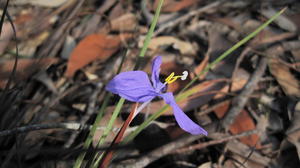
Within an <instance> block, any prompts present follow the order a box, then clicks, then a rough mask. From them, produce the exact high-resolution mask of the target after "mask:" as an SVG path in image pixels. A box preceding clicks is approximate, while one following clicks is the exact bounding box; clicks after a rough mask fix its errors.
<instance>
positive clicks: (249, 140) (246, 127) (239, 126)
mask: <svg viewBox="0 0 300 168" xmlns="http://www.w3.org/2000/svg"><path fill="white" fill-rule="evenodd" d="M229 105H230V103H226V104H224V105H222V106H220V107H218V108H216V109H215V111H214V112H215V114H216V115H217V117H218V118H223V116H224V115H225V113H226V112H227V111H228V110H229ZM255 128H256V126H255V124H254V121H253V120H252V118H251V116H250V115H249V114H248V112H247V111H246V110H242V112H241V113H240V114H239V115H238V116H237V117H236V118H235V120H234V122H233V124H232V125H231V126H230V128H229V130H230V132H231V133H232V134H234V135H235V134H239V133H242V132H246V131H250V130H254V129H255ZM240 140H241V142H242V143H244V144H246V145H249V146H252V147H254V146H255V144H256V148H260V144H259V143H257V142H258V141H259V137H258V135H257V134H252V135H249V136H247V137H242V138H240Z"/></svg>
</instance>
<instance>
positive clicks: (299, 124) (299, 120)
mask: <svg viewBox="0 0 300 168" xmlns="http://www.w3.org/2000/svg"><path fill="white" fill-rule="evenodd" d="M299 128H300V102H298V103H297V104H296V106H295V111H294V116H293V119H292V123H291V126H290V127H289V128H288V130H287V131H286V134H287V140H288V141H290V142H291V143H293V144H294V145H295V147H296V148H297V152H298V158H299V159H300V142H299V140H300V131H299Z"/></svg>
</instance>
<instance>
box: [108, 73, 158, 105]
mask: <svg viewBox="0 0 300 168" xmlns="http://www.w3.org/2000/svg"><path fill="white" fill-rule="evenodd" d="M106 90H108V91H110V92H112V93H114V94H118V95H119V96H121V97H123V98H124V99H126V100H129V101H133V102H146V101H149V100H151V99H153V98H154V97H155V96H157V93H156V92H155V90H154V88H153V87H152V85H151V83H150V80H149V78H148V75H147V74H146V73H145V72H143V71H128V72H122V73H120V74H118V75H117V76H115V77H114V78H113V79H112V80H111V81H110V82H109V83H108V84H107V86H106Z"/></svg>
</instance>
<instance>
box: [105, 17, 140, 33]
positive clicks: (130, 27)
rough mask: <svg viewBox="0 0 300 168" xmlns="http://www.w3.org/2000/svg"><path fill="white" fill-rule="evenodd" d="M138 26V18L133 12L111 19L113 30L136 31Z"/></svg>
mask: <svg viewBox="0 0 300 168" xmlns="http://www.w3.org/2000/svg"><path fill="white" fill-rule="evenodd" d="M136 27H137V18H136V16H135V15H134V14H132V13H127V14H124V15H122V16H120V17H118V18H116V19H114V20H112V21H111V30H112V31H119V32H124V31H134V30H135V28H136Z"/></svg>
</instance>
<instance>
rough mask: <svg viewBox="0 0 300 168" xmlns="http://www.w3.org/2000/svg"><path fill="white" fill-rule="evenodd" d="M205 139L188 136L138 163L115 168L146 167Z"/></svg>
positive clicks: (156, 150) (149, 154)
mask: <svg viewBox="0 0 300 168" xmlns="http://www.w3.org/2000/svg"><path fill="white" fill-rule="evenodd" d="M201 137H203V135H198V136H193V135H188V136H185V137H183V138H180V139H177V140H176V141H173V142H171V143H168V144H166V145H164V146H162V147H159V148H157V149H155V150H153V151H152V152H150V153H148V154H146V155H145V156H143V157H141V158H139V159H138V160H137V161H136V162H134V163H132V164H118V165H115V167H114V168H140V167H145V166H146V165H148V164H149V163H151V162H152V161H154V160H157V159H159V158H160V157H162V156H165V155H167V154H170V153H172V152H173V151H174V149H176V148H180V147H182V146H185V145H187V144H189V143H191V142H193V141H195V140H197V139H199V138H201Z"/></svg>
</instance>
